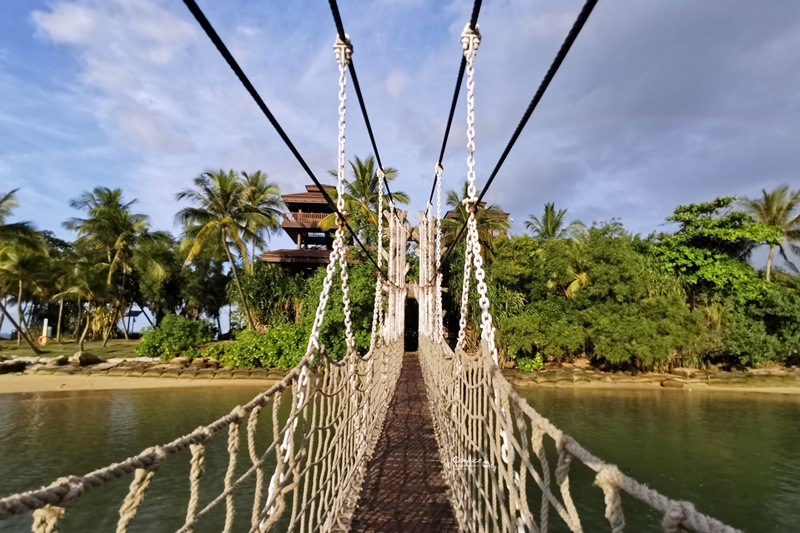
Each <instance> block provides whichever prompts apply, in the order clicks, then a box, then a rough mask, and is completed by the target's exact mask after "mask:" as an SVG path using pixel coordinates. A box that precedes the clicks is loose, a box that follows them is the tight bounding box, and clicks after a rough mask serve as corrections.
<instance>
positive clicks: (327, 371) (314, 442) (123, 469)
mask: <svg viewBox="0 0 800 533" xmlns="http://www.w3.org/2000/svg"><path fill="white" fill-rule="evenodd" d="M402 355H403V347H402V339H399V340H398V338H395V339H394V340H392V341H390V342H387V343H383V342H379V343H378V345H377V346H376V348H375V349H374V350H373V351H371V352H370V353H369V354H367V355H366V356H364V357H360V356H358V355H356V354H350V355H348V356H346V357H345V358H344V359H343V360H341V361H339V362H337V361H333V360H332V359H330V358H328V357H326V358H325V360H324V363H323V364H321V365H317V366H312V363H311V357H310V355H306V356H305V357H304V358H303V359H302V360H301V361H300V363H299V364H298V366H297V367H295V368H294V369H293V370H292V371H290V372H289V373H288V374H287V375H286V376H285V377H284V378H283V379H282V380H281V381H280V382H278V383H276V384H275V385H274V386H272V387H271V388H270V389H269V390H267V391H265V392H263V393H261V394H259V395H257V396H256V397H255V398H253V399H252V400H251V401H250V402H249V403H247V404H246V405H243V406H237V407H235V408H234V409H233V410H231V412H230V413H228V414H227V415H225V416H223V417H221V418H219V419H217V420H215V421H213V422H211V423H210V424H208V425H203V426H200V427H198V428H196V429H195V430H194V431H192V432H190V433H188V434H186V435H183V436H181V437H179V438H177V439H175V440H173V441H172V442H169V443H166V444H162V445H160V446H154V447H151V448H148V449H146V450H143V451H142V452H141V453H139V454H137V455H134V456H132V457H129V458H128V459H125V460H124V461H121V462H119V463H114V464H111V465H108V466H106V467H103V468H100V469H97V470H95V471H92V472H89V473H88V474H85V475H83V476H68V477H62V478H60V479H58V480H56V481H54V482H53V483H51V484H50V485H47V486H45V487H42V488H40V489H37V490H32V491H28V492H24V493H21V494H16V495H13V496H9V497H6V498H3V499H1V500H0V520H2V519H6V518H10V517H12V516H16V515H21V514H27V513H32V520H33V526H32V528H33V531H34V532H36V533H39V532H49V531H54V530H55V529H54V528H55V527H56V524H57V522H58V520H59V518H60V517H61V516H62V515H63V514H64V513H65V511H67V512H68V510H69V509H70V508H72V507H73V506H75V505H77V504H79V503H80V501H81V499H82V498H83V496H84V495H85V494H86V493H87V492H88V491H90V490H91V489H95V488H100V487H102V486H103V485H105V484H106V483H109V482H111V481H114V480H116V479H118V478H123V477H126V478H129V479H130V480H131V481H130V488H129V490H128V494H127V496H126V497H125V499H124V501H123V502H122V503H121V505H120V508H119V521H118V523H117V529H116V530H117V531H118V532H124V531H127V528H128V525H129V524H130V523H131V522H132V521H133V520H134V518H135V517H136V514H137V512H138V510H139V508H140V507H141V506H142V504H143V502H144V499H145V492H146V490H147V488H148V485H149V484H150V482H151V480H152V479H153V477H154V475H157V472H158V470H159V468H160V467H161V466H163V465H164V463H166V462H167V461H168V460H169V461H174V460H179V459H178V457H184V460H186V461H188V462H189V463H190V465H191V467H190V473H189V480H188V482H189V485H190V491H191V494H190V497H189V501H188V502H184V503H183V509H184V511H185V517H186V518H185V521H184V524H183V526H182V527H181V528H180V529H179V531H181V532H189V531H192V530H193V529H194V527H195V526H196V525H198V524H200V523H201V522H202V521H203V519H204V518H205V517H206V516H208V514H209V513H210V512H211V511H212V510H214V509H217V508H220V509H222V508H224V510H225V526H224V529H223V531H232V530H233V527H234V524H235V522H234V518H235V517H234V512H233V511H234V498H235V497H236V493H237V489H239V488H240V487H242V486H243V484H246V483H250V484H252V483H253V482H255V495H254V499H253V502H252V513H251V515H250V517H248V518H249V520H250V523H249V526H247V527H246V526H244V525H242V524H239V525H237V526H236V530H237V531H244V530H248V528H249V531H314V530H317V529H318V526H319V525H325V527H323V530H324V531H334V530H341V531H344V530H346V529H347V524H348V523H349V519H350V516H351V515H352V512H353V510H354V508H355V502H356V500H355V498H356V497H357V495H358V493H359V488H360V486H361V482H362V481H363V476H364V468H365V465H366V462H367V460H368V459H369V457H370V456H371V454H372V450H373V448H374V444H375V442H376V440H377V438H378V436H379V434H380V428H381V425H382V420H383V418H384V416H385V414H386V408H387V406H388V404H389V401H390V400H391V397H392V394H393V391H394V385H395V383H396V381H397V377H398V375H399V372H400V367H401V364H402ZM304 373H306V374H307V380H306V381H305V382H303V381H302V380H301V379H300V377H301V375H302V374H304ZM287 393H288V394H290V395H291V397H293V398H297V397H299V396H301V395H302V397H303V401H302V402H293V405H292V408H291V411H290V412H289V415H288V417H287V418H286V419H285V420H280V417H279V409H280V406H281V400H282V398H283V397H284V396H286V395H287ZM264 411H266V412H268V413H269V412H271V419H272V431H273V434H272V439H271V441H269V442H267V443H264V444H262V443H257V442H256V439H255V435H256V431H257V427H258V423H259V418H260V417H261V418H263V415H262V412H264ZM260 415H261V416H260ZM240 432H244V433H245V434H246V439H245V440H246V443H247V444H246V446H245V447H246V450H243V451H242V450H240V446H239V442H240ZM222 435H226V436H222ZM219 439H227V452H228V467H227V469H226V472H225V477H224V485H223V487H222V490H221V492H219V493H218V494H217V495H216V496H215V497H214V498H213V499H212V500H211V501H210V502H209V503H208V504H206V505H205V506H204V507H202V508H200V506H199V504H198V502H199V495H200V493H201V491H208V490H211V489H212V487H211V485H213V488H218V487H217V486H216V483H214V482H213V480H210V481H209V482H208V483H207V485H205V484H203V483H201V477H202V474H203V471H204V462H205V461H204V455H205V450H206V447H207V446H208V445H209V443H210V442H211V441H212V440H219ZM287 439H288V440H292V441H294V442H297V443H300V444H299V445H298V446H296V447H295V448H294V450H293V453H292V454H291V455H290V456H289V457H288V458H287V460H284V458H283V457H282V454H280V453H277V450H278V449H279V448H280V444H281V443H282V442H284V441H285V440H287ZM262 446H265V449H258V448H261V447H262ZM240 461H245V462H246V463H247V464H248V468H247V470H246V471H245V472H244V473H243V474H242V475H240V476H238V477H236V476H235V473H236V472H237V464H238V462H240ZM268 465H270V466H272V465H275V468H276V471H277V472H279V473H280V474H282V475H279V476H278V477H275V476H273V479H272V480H271V482H270V485H269V486H265V483H264V480H265V479H266V478H265V476H264V474H265V469H266V467H267V466H268ZM266 490H268V491H269V495H268V496H267V497H266V498H265V497H264V496H263V495H264V493H265V491H266ZM204 496H208V495H207V494H205V495H204ZM174 505H175V508H176V509H180V508H181V504H180V503H178V502H175V503H174ZM0 529H2V528H0Z"/></svg>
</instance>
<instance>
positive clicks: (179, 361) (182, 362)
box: [169, 357, 191, 366]
mask: <svg viewBox="0 0 800 533" xmlns="http://www.w3.org/2000/svg"><path fill="white" fill-rule="evenodd" d="M189 361H191V359H189V358H188V357H175V358H174V359H171V360H170V362H169V364H171V365H174V366H186V365H188V364H189Z"/></svg>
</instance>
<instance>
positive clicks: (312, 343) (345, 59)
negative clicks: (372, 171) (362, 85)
mask: <svg viewBox="0 0 800 533" xmlns="http://www.w3.org/2000/svg"><path fill="white" fill-rule="evenodd" d="M333 51H334V54H335V55H336V63H337V64H338V65H339V160H338V163H339V167H338V183H337V186H336V192H337V198H336V207H337V209H338V210H339V212H340V213H341V214H342V216H346V212H345V211H344V158H345V127H346V124H345V113H346V107H345V103H346V101H347V92H346V87H347V77H346V72H347V65H348V64H349V63H350V56H351V54H352V52H353V48H352V46H350V41H349V40H348V41H347V42H344V41H342V40H341V39H340V38H339V37H338V36H337V37H336V42H335V43H334V45H333ZM346 248H347V247H346V244H345V242H344V220H343V219H339V220H337V228H336V235H335V237H334V239H333V249H332V250H331V255H330V257H329V259H328V266H327V267H326V269H325V281H323V283H322V292H321V293H320V296H319V303H318V304H317V312H316V314H315V315H314V323H313V324H312V326H311V335H309V339H308V348H307V352H308V353H311V354H312V361H313V358H314V353H315V352H318V351H319V350H320V343H319V333H320V330H321V329H322V321H323V320H324V319H325V308H326V307H327V305H328V298H329V297H330V292H331V287H332V286H333V276H334V273H335V272H336V265H337V262H338V264H339V266H340V267H341V271H342V272H341V278H342V303H343V304H344V317H345V318H344V323H345V330H346V336H345V339H346V342H347V351H348V352H351V351H353V349H354V346H355V342H354V340H353V331H352V325H353V324H352V320H351V319H350V291H349V287H348V276H347V254H346Z"/></svg>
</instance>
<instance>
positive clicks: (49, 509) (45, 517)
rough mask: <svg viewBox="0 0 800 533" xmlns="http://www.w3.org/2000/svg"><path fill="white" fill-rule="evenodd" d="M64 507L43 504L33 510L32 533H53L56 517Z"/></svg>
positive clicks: (60, 514) (61, 513)
mask: <svg viewBox="0 0 800 533" xmlns="http://www.w3.org/2000/svg"><path fill="white" fill-rule="evenodd" d="M65 511H66V509H64V508H63V507H54V506H52V505H45V506H44V507H42V508H40V509H36V510H35V511H34V512H33V525H32V527H31V531H33V533H55V531H56V525H57V523H58V519H59V518H61V516H62V515H63V514H64V512H65Z"/></svg>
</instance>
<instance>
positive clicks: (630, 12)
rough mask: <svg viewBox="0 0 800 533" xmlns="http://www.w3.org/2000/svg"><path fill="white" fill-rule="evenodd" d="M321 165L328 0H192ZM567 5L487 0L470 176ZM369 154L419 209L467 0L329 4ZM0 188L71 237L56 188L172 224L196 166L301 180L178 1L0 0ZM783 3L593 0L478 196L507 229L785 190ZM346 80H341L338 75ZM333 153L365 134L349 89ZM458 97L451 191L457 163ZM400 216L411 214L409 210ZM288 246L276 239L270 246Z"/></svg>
mask: <svg viewBox="0 0 800 533" xmlns="http://www.w3.org/2000/svg"><path fill="white" fill-rule="evenodd" d="M199 3H200V5H201V7H202V8H203V9H204V11H205V12H206V15H207V16H208V17H209V19H210V20H211V21H212V23H213V24H214V25H215V26H216V28H217V30H218V31H219V33H220V34H221V36H222V37H223V39H224V40H225V41H226V42H227V43H228V45H229V47H230V48H231V49H232V51H233V53H234V54H235V55H236V57H237V58H238V59H239V61H240V63H241V64H242V66H243V67H244V69H245V71H246V72H247V73H248V75H249V76H250V78H251V80H252V81H253V82H254V84H255V85H256V87H257V88H258V89H259V91H260V92H261V94H262V96H263V97H264V99H265V100H266V102H267V103H268V105H269V106H270V107H271V109H272V110H273V112H274V113H275V115H276V116H277V117H278V119H279V120H280V122H281V123H282V124H283V126H284V128H285V129H286V131H287V132H288V133H289V135H290V137H291V138H292V139H293V141H294V142H295V144H296V145H297V147H298V148H299V149H300V151H301V152H302V153H303V155H304V157H305V158H306V159H307V161H308V162H309V163H310V165H311V167H312V169H313V170H314V171H315V173H316V174H317V176H319V177H324V178H327V179H329V178H328V177H327V175H326V171H327V169H329V168H332V167H334V166H335V161H336V135H337V133H336V120H337V118H336V106H337V71H336V64H335V60H334V56H333V52H332V43H333V40H334V37H335V29H334V25H333V20H332V18H331V15H330V11H329V9H328V6H327V2H323V1H321V0H317V1H313V2H312V1H309V0H298V1H292V2H278V1H254V0H236V1H225V2H222V1H211V0H202V1H200V2H199ZM581 4H582V2H580V1H576V0H542V1H537V2H530V1H522V0H520V1H509V0H494V1H493V0H487V1H486V2H484V7H483V10H482V12H481V17H480V25H481V32H482V34H483V41H482V43H481V47H480V50H479V52H478V57H477V61H476V135H477V146H478V148H477V153H476V159H477V162H478V166H477V168H478V181H479V184H482V183H483V182H484V181H485V178H486V176H487V174H488V172H489V171H490V170H491V169H492V167H493V166H494V164H495V162H496V160H497V158H498V157H499V155H500V153H501V151H502V149H503V147H504V145H505V143H506V141H507V140H508V138H509V136H510V135H511V133H512V131H513V129H514V127H515V126H516V124H517V121H518V119H519V117H520V115H521V113H522V111H523V110H524V108H525V106H526V105H527V103H528V101H529V99H530V97H531V95H532V94H533V92H534V90H535V88H536V86H537V84H538V83H539V80H540V79H541V77H542V75H543V74H544V72H545V70H546V68H547V66H548V65H549V63H550V61H551V59H552V57H553V55H554V54H555V52H556V50H557V49H558V47H559V45H560V43H561V41H562V40H563V38H564V35H565V34H566V31H567V30H568V28H569V26H570V25H571V24H572V21H573V20H574V18H575V15H576V14H577V12H578V10H579V9H580V6H581ZM340 7H341V11H342V16H343V19H344V23H345V27H346V29H347V31H348V33H349V34H350V36H351V39H352V42H353V45H354V60H355V62H356V66H357V68H358V73H359V78H360V82H361V84H362V88H363V90H364V96H365V98H366V102H367V106H368V108H369V112H370V117H371V119H372V122H373V126H374V129H375V134H376V136H377V141H378V147H379V149H380V150H381V156H382V159H383V160H384V163H385V164H387V165H391V166H394V167H397V168H398V169H399V170H400V177H399V178H398V180H397V181H396V184H395V186H394V188H395V189H399V190H403V191H406V192H408V193H410V194H411V197H412V205H411V210H412V213H413V212H416V211H417V210H419V209H424V205H425V202H426V200H427V195H428V191H429V190H430V180H431V178H432V175H433V166H434V164H435V162H436V161H435V160H436V157H437V155H438V151H439V146H440V143H441V137H442V133H443V130H444V122H445V119H446V115H447V110H448V106H449V102H450V97H451V94H452V90H453V84H454V81H455V75H456V72H457V68H458V62H459V60H460V53H461V50H460V38H459V36H460V33H461V31H462V29H463V27H464V24H465V22H466V20H467V19H468V17H469V12H470V9H471V2H467V1H446V2H434V1H423V0H378V1H375V2H367V1H358V2H356V1H344V0H343V1H341V2H340ZM3 10H4V12H3V17H0V102H3V103H2V104H0V190H2V191H5V190H8V189H11V188H17V187H19V188H20V192H19V200H20V204H21V205H20V207H19V209H17V211H16V213H15V219H21V220H30V221H32V222H33V223H34V224H35V225H36V226H37V227H38V228H40V229H51V230H55V231H56V232H57V233H58V234H59V235H61V236H63V237H67V236H69V234H68V232H66V230H63V229H61V223H62V222H63V221H64V220H66V219H67V218H68V217H70V216H74V215H75V214H76V213H74V212H73V211H72V210H71V209H70V208H69V207H68V204H67V202H68V200H69V199H70V198H74V197H76V196H77V195H78V194H79V193H80V192H81V191H84V190H88V189H91V188H93V187H94V186H97V185H104V186H107V187H121V188H123V190H124V191H125V193H126V196H127V197H128V198H129V199H132V198H138V199H139V203H138V208H139V210H140V211H142V212H144V213H147V214H148V215H149V216H150V217H151V219H152V223H153V225H154V227H156V228H158V229H167V230H170V231H173V232H175V233H177V232H178V231H179V228H178V227H176V226H174V224H173V216H174V213H175V212H176V211H177V209H178V205H177V204H176V202H175V200H174V197H175V193H176V192H178V191H179V190H180V189H181V188H183V187H185V186H187V185H188V184H189V182H190V180H191V179H192V178H193V177H194V176H196V175H197V174H199V173H200V172H202V171H204V170H206V169H218V168H225V169H227V168H234V169H238V170H246V171H252V170H255V169H261V170H263V171H266V172H267V173H268V174H269V175H270V177H271V178H272V179H273V180H274V181H276V182H277V183H278V184H279V185H280V186H281V188H282V190H284V191H285V192H293V191H298V190H301V189H302V187H303V186H304V185H305V184H306V182H307V178H306V177H305V176H304V174H303V172H302V169H301V168H300V167H299V166H298V165H297V163H296V162H295V161H294V159H293V158H292V156H291V154H290V153H289V152H288V150H287V149H286V148H285V147H284V145H283V144H282V143H281V142H280V140H279V139H278V137H277V135H276V134H275V133H274V132H273V131H272V129H271V127H270V125H269V124H268V123H267V121H266V120H265V119H264V118H263V116H261V114H260V113H259V111H258V109H257V108H256V106H255V104H254V103H253V102H252V101H251V100H250V98H249V96H248V95H247V94H246V92H245V91H244V90H243V89H242V88H241V86H240V85H239V83H238V81H237V80H236V79H235V77H234V76H233V74H232V73H231V72H230V70H229V69H228V67H227V65H225V63H224V62H223V60H222V59H221V58H220V57H219V54H218V53H217V51H216V50H215V49H214V48H213V46H212V45H211V44H210V42H209V41H208V40H207V38H206V37H205V35H204V34H202V32H201V30H200V29H199V27H198V26H197V25H196V23H195V22H194V20H193V19H192V17H191V15H190V14H189V13H188V11H187V10H186V8H185V7H184V5H183V3H182V2H181V1H179V0H51V1H36V0H34V1H25V2H4V6H3ZM797 50H800V10H799V9H797V4H796V2H794V1H793V0H774V1H771V2H752V1H750V0H706V1H704V2H695V1H689V0H685V1H680V0H671V1H666V0H662V1H648V2H630V1H623V0H603V1H601V2H600V3H599V5H598V7H597V8H596V9H595V13H594V14H593V15H592V18H591V19H590V20H589V23H588V24H587V26H586V28H585V30H584V32H583V34H582V35H581V36H580V38H579V39H578V42H577V44H576V45H575V47H574V49H573V51H572V53H571V54H570V57H568V59H567V61H566V62H565V63H564V65H563V67H562V69H561V72H559V74H558V76H557V77H556V80H555V81H554V83H553V84H552V86H551V87H550V90H549V92H548V94H547V95H546V97H545V98H544V99H543V101H542V102H541V104H540V107H539V110H538V111H537V112H536V114H534V117H533V119H532V120H531V122H530V123H529V125H528V128H527V129H526V132H525V133H524V134H523V136H522V137H521V138H520V140H519V142H518V144H517V147H516V148H515V150H514V151H513V152H512V154H511V156H510V157H509V159H508V161H507V162H506V165H505V166H504V168H503V171H502V172H501V174H500V175H499V176H498V178H497V180H496V182H495V184H494V186H493V188H492V189H491V190H490V192H489V194H488V195H487V200H488V201H490V202H494V203H498V204H500V205H501V206H502V207H503V208H505V209H506V210H508V211H510V212H511V214H512V217H513V218H514V220H515V224H514V230H515V231H516V232H521V231H522V229H523V222H524V220H525V219H526V218H527V216H528V215H529V214H531V213H538V212H540V211H541V210H542V206H543V204H544V203H545V202H548V201H555V202H556V205H557V206H558V207H566V208H568V209H569V213H570V215H571V216H574V217H575V218H579V219H581V220H583V221H584V222H587V223H591V222H592V221H595V220H608V219H610V218H611V217H619V218H621V220H622V221H623V223H624V224H625V225H626V226H627V227H628V228H629V229H631V230H633V231H637V232H643V233H649V232H651V231H654V230H664V229H669V227H668V226H663V225H662V224H663V222H664V218H665V217H666V216H668V215H669V214H670V213H671V212H672V210H673V209H674V207H675V205H677V204H679V203H688V202H697V201H705V200H710V199H712V198H713V197H715V196H718V195H723V194H729V195H740V196H755V195H758V194H759V191H760V189H762V188H771V187H774V186H776V185H779V184H781V183H788V184H790V185H791V186H793V187H798V186H800V179H799V178H798V176H800V173H799V170H800V135H798V130H799V129H800V54H797ZM351 88H352V87H351ZM348 102H349V104H350V105H349V107H348V111H349V114H348V119H349V121H348V129H347V133H348V154H349V156H350V157H351V156H352V155H360V156H362V157H363V156H365V155H368V154H369V153H370V151H371V150H370V147H369V142H368V139H367V137H366V132H365V129H364V126H363V122H362V119H361V116H360V113H359V111H358V107H357V104H356V99H355V95H354V93H353V92H352V91H351V92H350V94H349V100H348ZM464 115H465V109H464V104H463V93H462V102H461V105H460V106H459V108H458V111H457V114H456V121H455V124H454V128H453V131H452V134H451V142H450V144H449V146H448V152H447V158H446V159H445V161H444V167H445V177H444V179H445V188H447V189H450V188H452V189H455V188H458V187H459V186H460V183H461V182H462V181H463V179H464V176H465V174H466V151H465V144H466V140H465V127H464V122H465V116H464ZM412 220H416V217H415V216H414V215H413V214H412ZM283 246H291V243H290V241H289V239H288V238H285V237H276V238H274V239H273V241H272V243H271V247H272V248H279V247H283Z"/></svg>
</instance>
